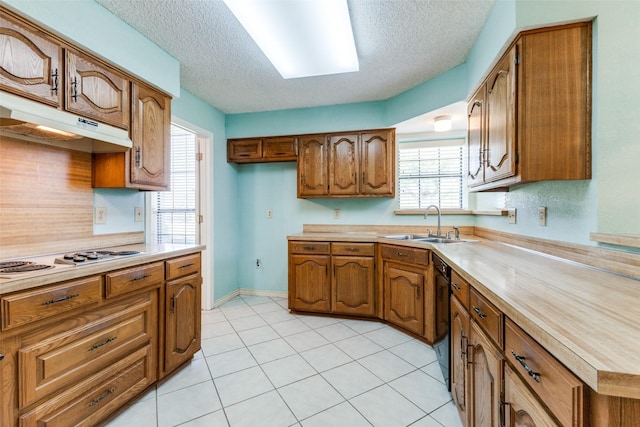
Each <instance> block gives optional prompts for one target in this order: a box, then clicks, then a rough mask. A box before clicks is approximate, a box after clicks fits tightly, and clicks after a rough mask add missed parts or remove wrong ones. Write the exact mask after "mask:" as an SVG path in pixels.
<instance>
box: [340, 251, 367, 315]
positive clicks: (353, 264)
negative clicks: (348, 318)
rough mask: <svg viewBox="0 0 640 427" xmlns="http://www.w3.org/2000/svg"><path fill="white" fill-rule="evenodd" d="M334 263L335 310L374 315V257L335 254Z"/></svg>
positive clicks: (345, 312)
mask: <svg viewBox="0 0 640 427" xmlns="http://www.w3.org/2000/svg"><path fill="white" fill-rule="evenodd" d="M332 264H333V281H332V284H333V290H332V307H333V312H335V313H344V314H353V315H363V316H373V315H374V313H375V304H374V301H375V294H374V288H375V266H374V265H375V264H374V260H373V258H372V257H349V256H334V257H333V258H332Z"/></svg>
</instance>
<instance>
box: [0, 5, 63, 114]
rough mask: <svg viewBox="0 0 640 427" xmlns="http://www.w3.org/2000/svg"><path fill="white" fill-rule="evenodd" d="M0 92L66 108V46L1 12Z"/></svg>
mask: <svg viewBox="0 0 640 427" xmlns="http://www.w3.org/2000/svg"><path fill="white" fill-rule="evenodd" d="M0 51H2V55H0V89H2V90H5V91H7V92H12V93H15V94H17V95H20V96H24V97H27V98H31V99H33V100H35V101H39V102H42V103H45V104H49V105H51V106H54V107H61V106H62V92H63V89H62V87H61V86H62V79H63V75H62V73H63V66H62V45H60V44H59V43H57V42H56V41H55V40H53V39H52V38H50V37H49V36H48V35H47V34H45V33H44V32H42V31H40V30H38V29H36V28H34V27H32V26H30V25H27V24H26V23H24V22H22V21H20V20H18V19H14V18H13V17H11V16H9V15H8V14H6V13H5V12H4V11H2V12H0Z"/></svg>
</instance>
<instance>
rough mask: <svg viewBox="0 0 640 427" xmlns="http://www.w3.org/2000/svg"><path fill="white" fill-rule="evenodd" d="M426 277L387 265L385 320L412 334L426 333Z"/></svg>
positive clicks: (385, 277)
mask: <svg viewBox="0 0 640 427" xmlns="http://www.w3.org/2000/svg"><path fill="white" fill-rule="evenodd" d="M424 283H425V276H424V275H423V274H421V273H417V272H414V271H411V270H407V269H404V268H402V267H400V266H395V265H392V264H388V263H385V266H384V312H385V319H386V320H388V321H389V322H391V323H394V324H396V325H398V326H401V327H403V328H405V329H407V330H409V331H411V332H414V333H416V334H419V335H422V333H423V331H424V299H423V298H424Z"/></svg>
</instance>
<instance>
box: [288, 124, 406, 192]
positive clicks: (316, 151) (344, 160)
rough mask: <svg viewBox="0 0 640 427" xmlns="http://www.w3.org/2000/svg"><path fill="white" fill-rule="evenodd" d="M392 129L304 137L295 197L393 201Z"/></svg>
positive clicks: (393, 151) (393, 137) (393, 140)
mask: <svg viewBox="0 0 640 427" xmlns="http://www.w3.org/2000/svg"><path fill="white" fill-rule="evenodd" d="M394 196H395V129H379V130H371V131H355V132H349V133H339V134H329V135H304V136H301V137H300V140H299V153H298V197H299V198H311V197H394Z"/></svg>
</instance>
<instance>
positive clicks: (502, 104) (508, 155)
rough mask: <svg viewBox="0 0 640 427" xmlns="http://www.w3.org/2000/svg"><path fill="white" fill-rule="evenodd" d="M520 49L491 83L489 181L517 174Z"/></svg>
mask: <svg viewBox="0 0 640 427" xmlns="http://www.w3.org/2000/svg"><path fill="white" fill-rule="evenodd" d="M515 57H516V48H515V47H514V48H512V49H511V51H510V52H509V53H508V54H507V55H506V56H505V57H504V58H503V59H502V60H501V61H500V62H499V63H498V65H497V66H496V69H495V70H494V71H493V73H492V74H491V75H490V76H489V79H488V80H487V94H486V97H487V98H486V104H487V107H486V108H487V109H486V114H487V122H486V124H487V135H486V137H487V145H486V149H485V151H486V152H485V161H486V170H485V180H486V181H495V180H498V179H501V178H506V177H509V176H512V175H514V174H515V172H516V169H515V154H516V153H515V150H516V145H515V144H516V139H515V137H516V124H515V102H516V70H517V69H516V67H515V60H516V59H515Z"/></svg>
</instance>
